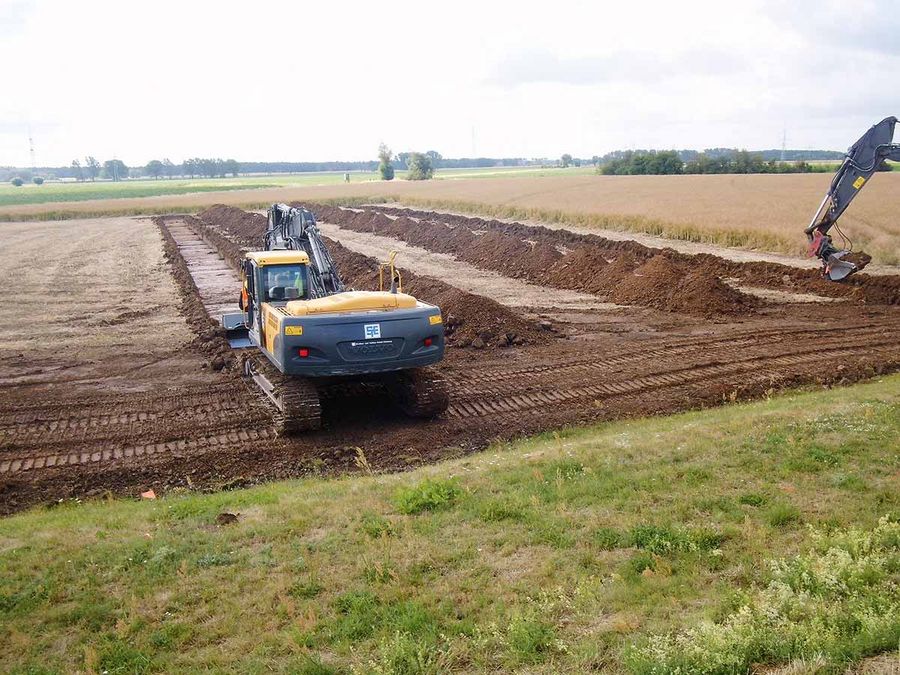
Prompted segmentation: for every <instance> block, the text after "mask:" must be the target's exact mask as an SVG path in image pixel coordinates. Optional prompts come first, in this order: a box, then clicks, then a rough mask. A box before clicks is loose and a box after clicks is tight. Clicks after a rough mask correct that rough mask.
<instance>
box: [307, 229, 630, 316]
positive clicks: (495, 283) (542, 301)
mask: <svg viewBox="0 0 900 675" xmlns="http://www.w3.org/2000/svg"><path fill="white" fill-rule="evenodd" d="M320 227H321V230H322V233H323V234H325V235H327V236H328V237H330V238H331V239H333V240H335V241H338V242H340V243H341V244H343V245H344V246H346V247H347V248H349V249H350V250H351V251H356V252H357V253H361V254H363V255H365V256H369V257H372V258H376V259H378V260H386V259H387V253H388V252H389V251H392V250H394V251H397V253H398V254H399V256H398V258H397V265H398V266H401V267H405V268H408V269H414V270H416V272H417V273H418V274H425V275H427V276H432V277H438V278H439V279H443V280H444V281H447V282H448V283H450V284H451V285H452V286H455V287H456V288H461V289H463V290H464V291H468V292H469V293H475V294H477V295H484V296H487V297H490V298H493V299H494V300H496V301H497V302H499V303H501V304H504V305H509V306H512V307H526V308H528V307H532V308H538V309H542V310H548V309H553V310H585V309H612V308H613V307H614V305H612V304H611V303H605V302H601V301H600V300H598V299H597V298H596V296H593V295H588V294H587V293H579V292H577V291H569V290H565V289H558V288H547V287H546V286H538V285H536V284H531V283H528V282H527V281H523V280H521V279H513V278H511V277H507V276H503V275H502V274H498V273H497V272H493V271H491V270H484V269H479V268H478V267H475V266H474V265H469V264H467V263H465V262H462V261H460V260H457V259H456V258H455V257H454V256H452V255H448V254H445V253H433V252H431V251H428V250H427V249H424V248H420V247H418V246H411V245H409V244H407V243H406V242H403V241H400V240H398V239H392V238H390V237H381V236H379V235H377V234H370V233H367V232H355V231H353V230H347V229H344V228H342V227H340V226H338V225H333V224H330V223H325V222H323V223H320Z"/></svg>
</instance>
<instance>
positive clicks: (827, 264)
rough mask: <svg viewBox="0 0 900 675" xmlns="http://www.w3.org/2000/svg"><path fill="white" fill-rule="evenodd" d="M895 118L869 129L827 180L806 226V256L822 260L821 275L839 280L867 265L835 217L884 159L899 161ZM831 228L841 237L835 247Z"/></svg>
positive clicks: (865, 259)
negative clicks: (895, 135)
mask: <svg viewBox="0 0 900 675" xmlns="http://www.w3.org/2000/svg"><path fill="white" fill-rule="evenodd" d="M896 123H897V118H896V117H886V118H884V119H883V120H881V121H880V122H879V123H878V124H876V125H875V126H873V127H872V128H871V129H869V130H868V131H867V132H866V133H865V134H863V135H862V137H861V138H860V139H859V140H858V141H856V143H854V144H853V145H852V146H850V149H849V150H848V151H847V154H846V156H845V157H844V161H843V163H842V164H841V167H840V168H839V169H838V171H837V173H836V174H835V175H834V178H833V179H832V180H831V187H829V188H828V193H827V194H826V195H825V198H824V199H823V200H822V203H821V204H820V205H819V208H818V210H817V211H816V213H815V215H814V216H813V218H812V222H810V224H809V226H808V227H807V228H806V230H805V232H806V236H807V238H808V240H809V255H810V256H816V257H818V258H820V259H821V260H822V275H823V276H824V277H825V278H826V279H830V280H831V281H840V280H841V279H845V278H847V277H848V276H850V275H851V274H853V273H854V272H858V271H859V270H861V269H862V268H863V267H865V266H866V265H868V264H869V261H871V259H872V258H871V257H870V256H868V255H866V254H865V253H854V252H853V244H852V242H850V240H849V239H848V238H847V237H845V236H844V234H843V233H842V232H841V229H840V227H837V220H838V218H840V217H841V214H842V213H843V212H844V211H845V210H846V209H847V207H848V206H849V205H850V202H851V201H853V198H854V197H856V195H857V194H859V191H860V190H861V189H862V187H863V186H864V185H865V184H866V182H867V181H868V180H869V179H870V178H871V177H872V174H874V173H875V172H876V171H878V170H880V169H881V168H882V165H883V164H884V162H885V160H893V161H895V162H900V143H893V142H892V141H893V138H894V125H895V124H896ZM832 227H835V229H837V231H838V233H839V234H840V235H841V237H842V238H843V240H844V247H843V248H837V247H836V246H835V245H834V243H833V241H832V239H831V237H830V236H829V234H828V231H829V230H830V229H831V228H832Z"/></svg>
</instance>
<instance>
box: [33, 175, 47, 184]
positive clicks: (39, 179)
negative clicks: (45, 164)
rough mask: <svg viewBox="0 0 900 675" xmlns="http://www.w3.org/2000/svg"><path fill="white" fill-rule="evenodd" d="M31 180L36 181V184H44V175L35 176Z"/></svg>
mask: <svg viewBox="0 0 900 675" xmlns="http://www.w3.org/2000/svg"><path fill="white" fill-rule="evenodd" d="M31 182H32V183H34V184H35V185H43V184H44V177H43V176H35V177H34V178H32V179H31Z"/></svg>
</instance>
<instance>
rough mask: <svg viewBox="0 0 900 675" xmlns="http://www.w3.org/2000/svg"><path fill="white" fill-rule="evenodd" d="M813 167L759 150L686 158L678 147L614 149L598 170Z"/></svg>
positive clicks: (747, 170) (620, 172)
mask: <svg viewBox="0 0 900 675" xmlns="http://www.w3.org/2000/svg"><path fill="white" fill-rule="evenodd" d="M812 171H815V168H814V167H813V166H812V165H811V164H810V163H809V162H806V161H798V162H779V161H776V160H774V159H770V160H766V159H764V158H763V156H762V155H761V154H759V153H755V152H747V151H746V150H730V151H728V152H715V153H711V154H707V153H705V152H703V153H696V155H694V156H693V158H692V159H690V160H688V161H685V160H684V159H683V158H682V157H681V155H680V154H679V152H678V151H677V150H660V151H656V150H636V151H630V150H629V151H624V152H617V153H614V157H612V158H609V159H606V160H605V161H604V160H602V159H601V161H600V162H598V172H599V173H602V174H603V175H605V176H639V175H672V174H684V173H687V174H708V173H810V172H812Z"/></svg>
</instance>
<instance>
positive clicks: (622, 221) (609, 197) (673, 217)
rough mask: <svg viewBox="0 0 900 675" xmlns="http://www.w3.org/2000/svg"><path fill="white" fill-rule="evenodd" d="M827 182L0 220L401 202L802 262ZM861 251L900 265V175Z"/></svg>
mask: <svg viewBox="0 0 900 675" xmlns="http://www.w3.org/2000/svg"><path fill="white" fill-rule="evenodd" d="M830 180H831V176H830V175H828V174H788V175H699V176H698V175H694V176H598V175H583V174H582V175H571V174H569V175H559V176H556V175H549V176H539V177H534V176H527V177H517V178H509V177H504V178H496V179H491V178H473V179H457V180H434V181H428V182H407V181H399V180H398V181H392V182H389V183H387V182H368V183H355V184H354V183H351V184H345V185H320V186H300V187H269V188H255V189H238V190H228V191H221V192H216V191H212V192H204V193H192V194H181V195H162V196H153V197H141V198H132V199H101V200H86V201H81V202H77V203H76V202H72V203H46V204H29V205H21V206H15V207H13V206H10V207H4V208H0V220H29V219H48V218H60V217H79V216H85V215H94V216H96V215H113V214H125V213H128V214H136V213H165V212H172V211H195V210H198V209H201V208H205V207H207V206H210V205H212V204H216V203H222V204H231V205H235V206H243V207H261V206H264V205H266V204H267V203H272V202H274V201H291V200H329V201H343V202H359V201H362V200H366V199H373V200H375V199H378V200H385V199H386V200H395V201H399V202H403V203H406V204H410V205H413V206H418V207H426V208H436V209H447V210H458V211H464V212H467V213H477V214H482V215H489V216H495V217H506V218H519V219H528V220H533V221H545V222H552V223H562V224H571V225H580V226H583V227H595V228H607V229H614V230H622V231H634V232H645V233H648V234H653V235H660V236H664V237H669V238H673V239H680V240H686V241H694V242H704V243H709V244H716V245H723V246H734V247H740V248H747V249H755V250H762V251H773V252H778V253H789V254H802V253H803V252H804V249H805V238H804V236H803V234H802V230H803V228H804V227H806V225H807V224H808V222H809V220H810V218H811V216H812V214H813V211H814V210H815V208H816V207H817V206H818V204H819V202H820V201H821V199H822V196H823V194H824V193H825V191H826V190H827V188H828V184H829V181H830ZM841 225H842V227H843V229H844V231H845V232H846V233H847V234H848V235H849V236H850V237H851V238H852V239H853V241H854V245H855V248H856V249H857V250H860V249H865V250H867V251H868V252H869V253H871V254H872V255H874V256H875V257H876V258H877V259H878V262H881V263H886V264H898V263H900V172H893V173H884V174H877V175H876V176H874V177H873V178H872V179H871V182H870V184H869V185H867V186H866V188H865V190H864V191H863V192H862V193H861V194H860V196H859V197H858V198H857V199H856V200H855V201H854V203H853V204H852V205H851V206H850V208H849V209H848V211H847V213H846V214H845V215H844V217H843V219H842V220H841Z"/></svg>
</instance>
